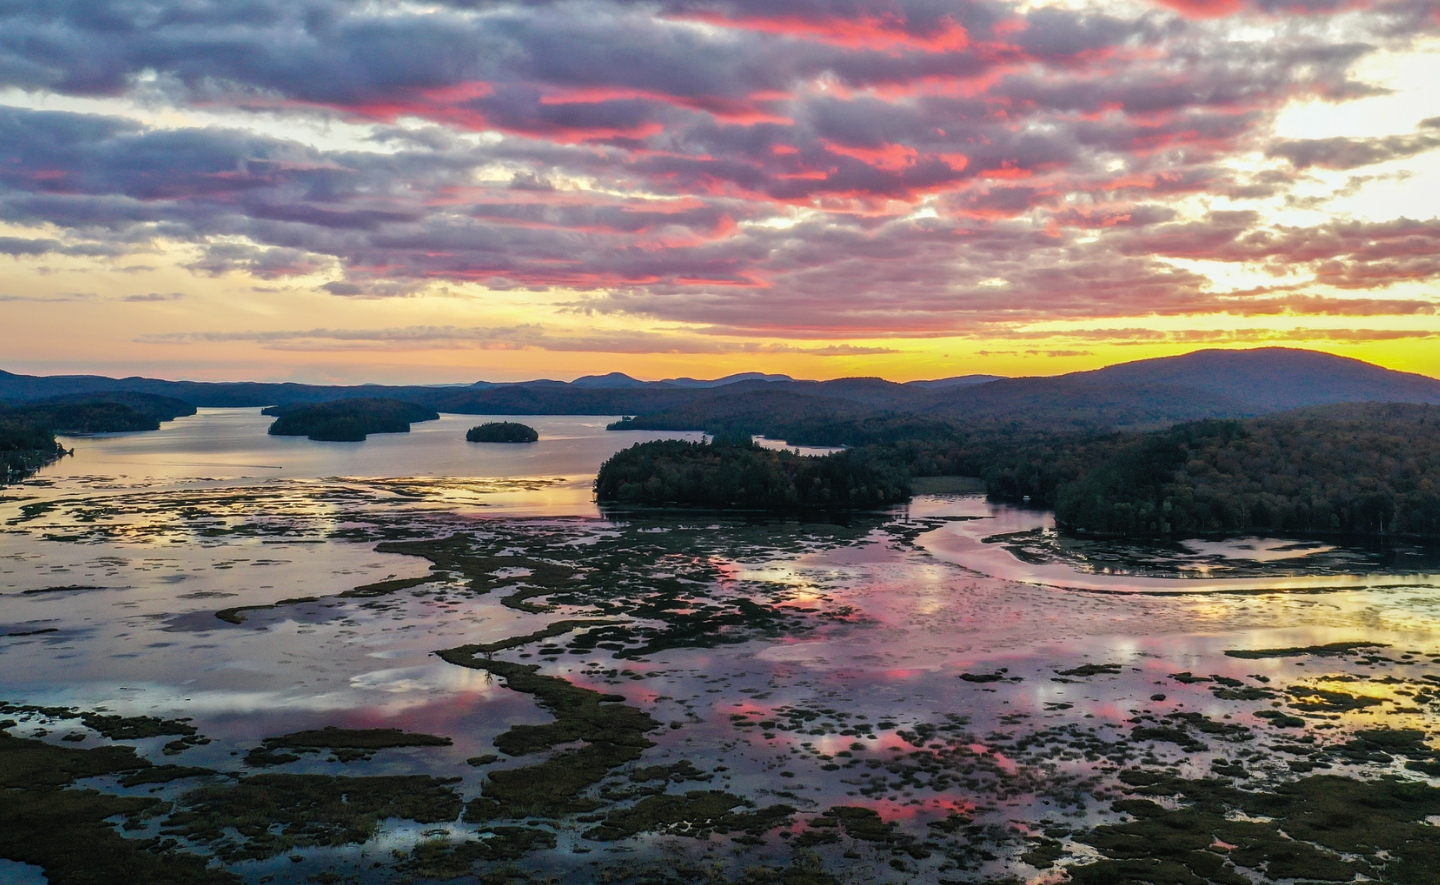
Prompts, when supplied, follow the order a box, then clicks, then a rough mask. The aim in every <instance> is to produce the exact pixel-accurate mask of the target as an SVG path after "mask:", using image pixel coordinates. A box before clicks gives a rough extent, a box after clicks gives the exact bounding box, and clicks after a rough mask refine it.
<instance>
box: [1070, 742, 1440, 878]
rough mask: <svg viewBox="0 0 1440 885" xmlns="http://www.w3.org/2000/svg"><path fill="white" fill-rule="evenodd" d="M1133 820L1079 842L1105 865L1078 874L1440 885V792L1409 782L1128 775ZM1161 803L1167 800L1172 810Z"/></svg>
mask: <svg viewBox="0 0 1440 885" xmlns="http://www.w3.org/2000/svg"><path fill="white" fill-rule="evenodd" d="M1120 780H1121V781H1122V782H1123V783H1124V784H1126V786H1127V788H1128V789H1127V792H1128V793H1130V794H1131V797H1132V798H1125V799H1121V800H1119V801H1117V802H1116V803H1115V805H1114V810H1115V811H1117V812H1119V813H1120V814H1122V815H1124V816H1125V817H1126V818H1128V819H1127V820H1126V821H1125V822H1122V823H1116V824H1108V825H1105V826H1101V827H1097V828H1096V829H1094V830H1092V831H1090V832H1088V833H1085V834H1083V835H1081V836H1078V837H1077V839H1076V841H1079V842H1081V843H1083V844H1086V845H1089V846H1091V847H1093V848H1094V849H1095V850H1097V851H1098V852H1099V853H1100V854H1101V856H1102V859H1101V860H1098V861H1094V862H1089V863H1085V862H1081V863H1077V864H1075V865H1072V866H1070V867H1069V870H1068V872H1069V875H1070V879H1071V881H1073V882H1077V883H1084V885H1089V883H1095V885H1101V883H1103V885H1124V883H1149V885H1192V883H1193V885H1204V883H1211V882H1213V883H1221V885H1248V883H1250V882H1253V881H1256V880H1257V879H1258V880H1259V881H1265V882H1272V881H1280V880H1295V879H1299V880H1304V881H1311V882H1315V881H1320V882H1350V881H1352V880H1354V879H1355V878H1356V877H1357V876H1363V877H1365V878H1366V879H1370V880H1376V881H1380V882H1388V883H1395V885H1412V883H1413V885H1422V883H1429V882H1433V881H1435V873H1436V870H1440V828H1437V827H1435V826H1434V825H1432V824H1431V823H1429V822H1428V820H1427V818H1429V817H1431V816H1433V815H1436V814H1440V789H1436V788H1435V787H1432V786H1430V785H1428V784H1424V783H1417V782H1414V781H1409V780H1404V779H1401V778H1397V777H1382V778H1378V779H1376V780H1369V781H1362V780H1355V779H1351V778H1346V777H1338V776H1333V775H1315V776H1311V777H1307V778H1303V779H1301V780H1297V781H1293V782H1290V783H1282V784H1276V785H1274V786H1273V787H1271V788H1269V789H1265V790H1247V789H1241V788H1239V787H1236V786H1234V785H1232V784H1231V783H1230V782H1229V781H1227V780H1218V779H1185V778H1179V777H1174V776H1172V775H1167V774H1165V773H1161V772H1155V771H1149V770H1142V769H1130V770H1127V771H1125V772H1122V773H1121V775H1120ZM1150 797H1157V798H1159V797H1163V798H1164V799H1165V800H1166V804H1163V805H1162V804H1160V803H1159V802H1157V801H1155V799H1154V798H1150Z"/></svg>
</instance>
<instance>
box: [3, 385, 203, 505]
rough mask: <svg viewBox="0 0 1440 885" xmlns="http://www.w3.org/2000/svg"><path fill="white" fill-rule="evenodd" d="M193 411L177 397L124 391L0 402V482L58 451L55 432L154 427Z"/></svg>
mask: <svg viewBox="0 0 1440 885" xmlns="http://www.w3.org/2000/svg"><path fill="white" fill-rule="evenodd" d="M193 414H195V407H194V406H192V405H190V404H189V403H187V402H184V401H182V400H178V399H174V398H173V397H168V396H159V395H156V394H149V393H132V392H128V391H119V392H113V393H104V394H68V395H65V396H57V397H51V398H48V399H43V400H39V401H36V402H30V403H25V404H24V405H18V406H9V407H6V406H0V463H3V467H4V470H3V473H0V484H3V483H5V482H13V481H16V480H19V479H23V478H24V477H26V476H28V475H30V474H31V473H34V472H35V471H36V470H39V469H40V468H41V467H44V466H45V465H47V464H50V463H52V462H53V461H55V459H57V458H59V457H61V456H62V455H64V454H65V447H64V446H62V445H60V444H59V443H57V442H56V441H55V435H56V434H64V435H75V434H88V433H126V432H134V431H144V430H159V429H160V424H161V422H163V421H170V420H172V419H174V418H178V417H180V416H182V415H193Z"/></svg>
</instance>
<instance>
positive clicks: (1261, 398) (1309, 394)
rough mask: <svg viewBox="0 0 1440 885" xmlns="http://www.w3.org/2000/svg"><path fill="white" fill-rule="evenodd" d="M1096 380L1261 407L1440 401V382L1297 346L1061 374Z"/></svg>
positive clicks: (1083, 380)
mask: <svg viewBox="0 0 1440 885" xmlns="http://www.w3.org/2000/svg"><path fill="white" fill-rule="evenodd" d="M1063 377H1068V378H1072V379H1074V380H1076V381H1077V382H1081V383H1095V384H1099V385H1112V384H1116V383H1119V384H1152V385H1165V386H1170V387H1180V388H1186V389H1190V390H1202V391H1206V392H1209V393H1213V394H1220V395H1223V396H1225V397H1227V398H1229V399H1231V400H1234V401H1236V402H1240V403H1244V404H1245V405H1246V406H1247V407H1250V408H1254V409H1256V410H1258V411H1260V412H1279V411H1284V410H1287V409H1298V408H1302V407H1304V406H1319V405H1328V404H1330V403H1354V402H1409V403H1440V380H1437V379H1435V378H1428V377H1426V376H1424V375H1416V374H1412V373H1410V372H1396V371H1393V370H1391V369H1384V368H1381V367H1380V366H1376V365H1372V364H1370V363H1367V362H1363V361H1361V360H1357V359H1350V358H1348V357H1343V356H1335V355H1333V354H1328V353H1319V352H1317V351H1313V350H1298V349H1295V348H1289V347H1262V348H1258V349H1255V350H1198V351H1195V352H1194V353H1187V354H1185V355H1184V356H1174V357H1161V358H1159V359H1150V360H1138V361H1136V362H1133V363H1121V364H1120V365H1116V366H1109V367H1108V368H1104V369H1096V370H1095V371H1092V372H1077V373H1075V374H1073V375H1068V376H1063Z"/></svg>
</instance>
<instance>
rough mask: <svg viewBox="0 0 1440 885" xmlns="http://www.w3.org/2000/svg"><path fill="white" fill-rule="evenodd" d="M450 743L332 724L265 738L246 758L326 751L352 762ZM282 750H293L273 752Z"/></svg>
mask: <svg viewBox="0 0 1440 885" xmlns="http://www.w3.org/2000/svg"><path fill="white" fill-rule="evenodd" d="M452 743H453V741H451V740H450V738H448V737H440V736H439V735H433V734H420V733H418V732H408V731H402V730H401V729H398V728H336V727H335V726H333V725H332V726H327V727H325V728H316V729H310V730H308V731H296V732H292V733H290V734H287V735H282V736H280V737H273V738H266V739H265V740H263V741H261V742H260V747H259V748H257V750H258V752H257V751H251V755H250V756H247V757H246V761H247V762H249V763H250V764H252V765H256V764H259V765H274V764H277V763H278V762H294V761H295V760H297V759H299V758H300V757H298V756H296V755H295V753H318V752H320V751H321V750H329V751H330V752H331V753H332V754H333V755H332V758H333V759H334V761H337V762H355V761H358V760H368V759H370V758H371V757H373V756H374V755H375V754H376V753H377V752H379V751H380V750H389V749H395V748H397V747H448V746H450V745H451V744H452ZM283 750H293V751H295V752H294V753H285V752H276V751H283Z"/></svg>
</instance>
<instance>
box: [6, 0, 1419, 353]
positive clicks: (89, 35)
mask: <svg viewBox="0 0 1440 885" xmlns="http://www.w3.org/2000/svg"><path fill="white" fill-rule="evenodd" d="M1168 7H1169V8H1168V9H1165V8H1158V7H1154V8H1145V9H1140V8H1133V9H1132V8H1130V7H1125V6H1115V5H1103V4H1096V5H1093V6H1090V7H1088V8H1086V7H1077V8H1068V7H1064V8H1062V7H1060V6H1045V5H1035V4H1019V3H1010V2H1003V0H965V2H940V0H766V2H760V0H656V2H645V3H640V2H619V0H567V2H565V3H558V2H556V3H551V2H533V3H514V2H499V0H494V2H482V0H464V2H461V0H455V2H441V3H437V4H430V5H427V6H424V7H419V6H414V5H410V4H401V3H398V2H378V3H371V4H354V3H348V2H341V0H289V2H284V3H282V2H280V0H245V2H244V3H241V4H238V5H236V4H223V3H198V4H197V3H191V2H186V0H154V2H151V3H147V4H140V5H114V4H109V3H104V2H101V0H74V2H67V3H55V2H46V0H15V2H12V3H8V4H6V5H5V6H4V7H3V9H0V85H3V86H7V87H11V88H13V89H20V90H27V91H30V92H32V93H34V94H38V95H47V94H55V95H65V96H84V97H88V98H92V99H98V100H100V101H101V102H103V101H107V100H111V99H115V98H119V97H124V98H129V99H135V100H142V99H143V100H144V101H147V102H153V103H156V104H159V105H165V104H167V103H168V105H170V106H175V107H178V108H181V109H182V110H183V109H185V108H190V107H197V108H203V109H204V110H205V111H206V113H207V114H211V115H218V117H219V118H220V119H224V120H226V121H228V125H215V126H205V127H199V126H176V127H173V128H164V127H160V126H146V125H143V124H141V123H138V122H136V121H135V120H134V119H131V118H126V117H122V116H119V115H115V116H106V115H103V114H100V113H93V112H92V113H69V112H60V111H39V110H31V109H23V108H18V107H8V108H6V107H0V222H3V223H5V224H6V225H7V226H8V227H7V230H28V231H33V232H34V235H33V236H31V237H25V236H7V237H3V238H0V254H8V255H11V256H13V257H14V258H15V259H16V260H20V261H27V260H34V259H39V258H45V259H46V260H49V259H48V258H46V256H52V255H59V256H77V257H84V258H90V259H94V260H97V261H101V262H109V261H113V262H114V263H115V265H116V269H123V266H122V265H121V261H122V259H123V260H124V261H125V262H130V261H131V259H129V258H127V257H126V256H130V255H132V254H133V253H137V252H151V253H163V252H164V251H165V249H166V248H168V247H171V246H174V245H175V244H180V245H182V246H184V247H185V251H186V252H188V254H189V255H190V256H191V258H190V259H189V260H188V262H187V263H186V264H185V265H184V266H185V267H186V268H188V269H189V270H190V271H191V272H193V273H195V274H198V275H201V276H210V277H215V276H225V275H246V276H249V277H252V278H255V279H257V280H265V281H280V280H290V281H291V282H290V284H291V285H297V286H305V287H308V288H311V289H319V290H320V291H324V292H327V293H329V294H331V295H335V296H337V297H339V298H393V297H414V296H418V295H423V294H425V293H427V292H431V291H434V290H436V289H437V288H439V287H440V286H443V285H447V284H462V283H473V284H478V285H481V286H487V287H490V288H493V289H503V290H511V291H525V290H531V289H534V290H543V289H563V290H569V291H577V292H579V293H580V294H579V295H578V296H575V297H574V298H572V299H570V300H569V302H568V309H571V310H575V311H581V312H590V313H593V314H606V315H610V316H614V317H629V318H631V319H630V320H629V321H630V322H645V323H649V322H676V323H685V324H691V325H696V326H699V327H702V328H704V329H706V330H708V333H707V334H692V335H689V337H684V336H674V335H667V336H661V338H658V339H655V340H651V339H647V338H645V337H644V336H643V335H642V334H641V333H635V335H639V336H640V337H633V336H632V337H630V338H617V339H614V340H612V341H609V342H608V343H607V342H606V340H604V339H602V338H600V337H593V338H584V337H582V338H576V339H573V346H574V347H576V348H582V347H586V348H601V349H602V350H603V349H604V348H614V349H613V350H611V351H609V352H631V351H627V350H625V349H624V348H627V347H661V346H664V347H688V348H702V349H700V350H694V351H693V352H712V351H706V350H703V348H704V347H722V346H723V347H731V346H732V345H731V344H729V343H714V342H711V341H710V339H711V338H714V339H724V338H726V337H736V336H738V337H740V338H747V339H752V340H758V339H780V338H794V339H810V340H814V341H817V342H822V341H832V340H836V341H838V340H843V339H847V338H849V339H858V338H864V339H867V340H868V339H875V338H884V337H891V338H900V337H914V336H920V337H935V336H945V335H962V336H963V335H969V334H972V333H973V332H975V331H976V330H996V329H1005V328H1013V327H1016V326H1021V325H1024V324H1026V323H1034V322H1037V321H1040V320H1045V319H1072V320H1083V321H1090V320H1094V321H1103V322H1118V321H1120V320H1122V319H1123V320H1126V321H1131V320H1135V319H1137V318H1144V317H1153V316H1186V315H1205V314H1232V315H1246V316H1271V315H1307V314H1313V315H1330V316H1337V315H1338V316H1385V315H1404V316H1412V317H1413V316H1420V315H1428V314H1430V313H1432V312H1433V308H1432V305H1431V304H1430V302H1428V301H1425V300H1424V299H1420V298H1416V297H1413V296H1411V297H1404V298H1400V297H1397V298H1387V297H1385V295H1384V294H1383V292H1381V291H1380V290H1383V289H1385V288H1386V287H1389V286H1393V285H1396V284H1400V283H1413V282H1417V281H1418V282H1431V281H1434V280H1435V279H1437V278H1440V258H1437V256H1440V221H1436V220H1435V219H1431V220H1425V219H1419V220H1411V219H1402V220H1399V221H1395V222H1383V223H1376V222H1360V221H1350V220H1346V219H1343V218H1337V219H1335V220H1332V221H1329V222H1327V223H1324V224H1317V225H1314V226H1311V227H1296V226H1289V225H1282V224H1278V223H1276V222H1275V221H1274V220H1273V219H1272V218H1270V217H1267V215H1266V214H1265V213H1264V212H1262V211H1259V210H1252V211H1217V212H1213V213H1211V214H1209V215H1208V216H1205V217H1196V216H1195V214H1194V212H1193V210H1192V209H1191V206H1192V204H1193V201H1194V198H1197V197H1202V196H1203V197H1204V198H1206V199H1210V200H1212V201H1214V202H1215V205H1219V206H1225V205H1227V204H1226V203H1225V202H1224V200H1223V197H1226V196H1228V197H1230V198H1232V199H1234V200H1237V201H1246V200H1258V199H1276V200H1284V199H1296V200H1304V199H1312V197H1310V196H1308V195H1307V194H1308V192H1306V191H1298V192H1297V191H1296V188H1297V187H1299V186H1300V184H1301V183H1302V182H1304V181H1305V180H1306V179H1308V178H1311V177H1312V176H1310V175H1308V174H1306V172H1305V170H1308V169H1336V170H1345V169H1353V168H1360V167H1364V166H1368V165H1372V164H1375V163H1380V162H1387V161H1396V160H1405V159H1407V158H1410V157H1414V156H1417V155H1418V154H1420V153H1422V152H1424V151H1429V150H1433V149H1434V148H1435V147H1437V146H1440V135H1437V132H1440V129H1437V127H1440V124H1437V122H1436V120H1437V119H1440V118H1434V119H1430V120H1426V121H1424V122H1423V123H1422V124H1421V125H1420V126H1419V127H1417V129H1416V130H1415V131H1414V132H1413V133H1410V134H1406V135H1397V136H1388V137H1382V138H1362V137H1337V138H1327V139H1309V140H1296V139H1283V140H1277V139H1275V138H1274V137H1273V136H1272V134H1271V133H1272V132H1273V130H1274V125H1275V122H1276V118H1277V115H1278V114H1279V113H1280V112H1281V111H1283V110H1284V109H1285V108H1286V107H1289V106H1291V105H1292V104H1294V103H1296V102H1301V101H1312V100H1323V101H1329V102H1335V103H1343V102H1344V101H1347V100H1350V99H1353V98H1357V97H1361V96H1366V95H1374V94H1379V93H1380V92H1382V91H1383V90H1382V89H1381V88H1380V87H1377V86H1373V85H1371V84H1368V83H1366V82H1364V81H1362V80H1360V79H1358V78H1357V75H1356V70H1357V69H1358V67H1359V65H1360V64H1361V63H1362V62H1364V61H1366V60H1367V59H1371V58H1375V57H1379V56H1381V55H1383V54H1385V53H1394V52H1403V51H1407V50H1408V49H1409V48H1411V47H1413V46H1415V45H1416V41H1418V40H1422V39H1428V38H1429V37H1433V36H1434V35H1435V34H1436V33H1437V32H1440V19H1437V17H1436V16H1434V15H1433V8H1432V7H1433V4H1429V3H1425V2H1421V0H1374V2H1369V0H1367V2H1364V3H1350V2H1341V0H1333V2H1332V0H1298V2H1296V0H1285V2H1283V3H1282V2H1281V0H1173V2H1171V3H1169V4H1168ZM257 111H263V112H264V113H265V114H267V115H269V116H270V117H273V118H278V119H279V120H280V121H281V122H282V123H284V122H288V121H296V120H301V119H304V120H309V121H314V120H317V119H330V120H333V119H342V120H345V121H347V122H351V123H361V124H365V125H368V126H371V127H372V129H371V130H370V131H371V133H372V136H371V138H370V140H369V141H366V142H364V143H363V144H362V145H360V146H352V147H350V148H338V147H323V148H322V147H317V146H315V145H314V144H309V143H304V142H302V141H300V140H291V139H287V138H284V137H280V136H277V135H273V134H264V133H262V132H261V131H260V129H259V128H257V127H256V126H255V125H254V120H255V119H256V118H255V117H254V116H253V114H254V113H255V112H257ZM284 131H287V130H286V127H285V126H284V125H280V126H272V127H268V128H267V129H266V130H265V132H284ZM325 143H327V144H333V143H335V142H334V141H328V140H327V141H326V142H325ZM1262 156H1263V157H1264V158H1266V159H1265V160H1264V163H1263V166H1264V168H1249V167H1248V166H1246V168H1245V171H1237V170H1238V169H1240V168H1242V164H1240V163H1239V161H1240V160H1241V159H1245V160H1246V163H1247V164H1249V163H1250V160H1251V159H1253V158H1255V157H1262ZM1250 165H1253V164H1250ZM1310 208H1320V209H1323V208H1325V207H1324V205H1323V204H1320V205H1315V206H1311V207H1310ZM1186 262H1191V264H1187V263H1186ZM1196 262H1226V263H1233V264H1240V265H1244V266H1246V267H1247V268H1249V269H1251V270H1254V269H1257V268H1258V269H1259V270H1260V271H1261V272H1262V273H1263V272H1270V273H1273V274H1274V275H1275V277H1276V278H1277V279H1284V280H1285V281H1286V282H1285V285H1286V287H1287V288H1286V289H1284V290H1283V291H1282V290H1280V289H1279V288H1274V289H1263V288H1262V289H1257V290H1256V291H1254V292H1248V293H1226V292H1224V291H1222V290H1223V288H1224V287H1222V286H1219V285H1217V284H1216V283H1215V282H1214V281H1213V280H1212V279H1211V278H1210V277H1209V276H1207V274H1206V273H1204V272H1202V271H1200V270H1195V269H1193V267H1194V266H1196V265H1195V264H1194V263H1196ZM301 277H303V278H308V279H305V280H296V279H294V278H301ZM1296 278H1303V282H1302V283H1300V284H1298V286H1299V288H1297V287H1296V284H1294V283H1293V281H1294V280H1295V279H1296ZM1336 290H1342V291H1345V290H1348V291H1355V292H1361V291H1363V292H1367V293H1368V297H1367V298H1364V299H1346V298H1336V297H1334V292H1335V291H1336ZM526 334H528V333H523V334H522V333H521V332H514V333H513V334H511V336H510V337H509V338H505V336H500V337H488V338H487V337H485V336H483V335H479V334H478V333H477V334H476V335H471V336H469V337H467V336H466V335H464V334H460V333H447V335H449V337H446V336H444V335H442V336H440V337H438V338H435V339H432V340H433V341H434V342H436V346H457V347H459V346H465V347H478V346H487V347H496V348H499V347H505V346H542V344H543V346H545V347H548V348H552V349H560V348H563V347H566V346H569V345H567V343H566V342H567V341H569V340H570V339H566V338H564V337H563V336H550V335H548V334H547V335H545V336H542V337H541V338H526ZM662 339H663V340H662ZM252 340H256V341H258V342H259V343H262V344H264V345H265V346H270V347H282V346H283V347H291V348H297V347H302V346H304V347H321V346H325V347H360V346H361V345H362V344H363V345H364V346H367V347H391V346H398V345H397V342H400V343H404V342H405V341H406V340H408V339H406V338H405V337H404V335H403V334H402V335H400V337H398V338H393V339H392V338H383V339H367V341H368V343H366V341H362V340H361V339H347V338H337V337H335V336H325V335H314V336H309V337H303V336H301V337H290V338H277V339H272V340H261V339H252ZM534 341H541V344H535V343H533V342H534ZM527 342H529V343H527ZM842 346H843V345H836V347H842ZM634 352H651V351H634ZM654 352H664V351H654ZM676 352H681V351H676ZM683 352H692V351H683ZM714 352H720V351H714ZM723 352H731V351H723ZM805 352H806V353H813V354H817V355H819V353H820V348H818V347H817V348H810V349H808V350H805ZM837 353H839V351H837Z"/></svg>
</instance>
